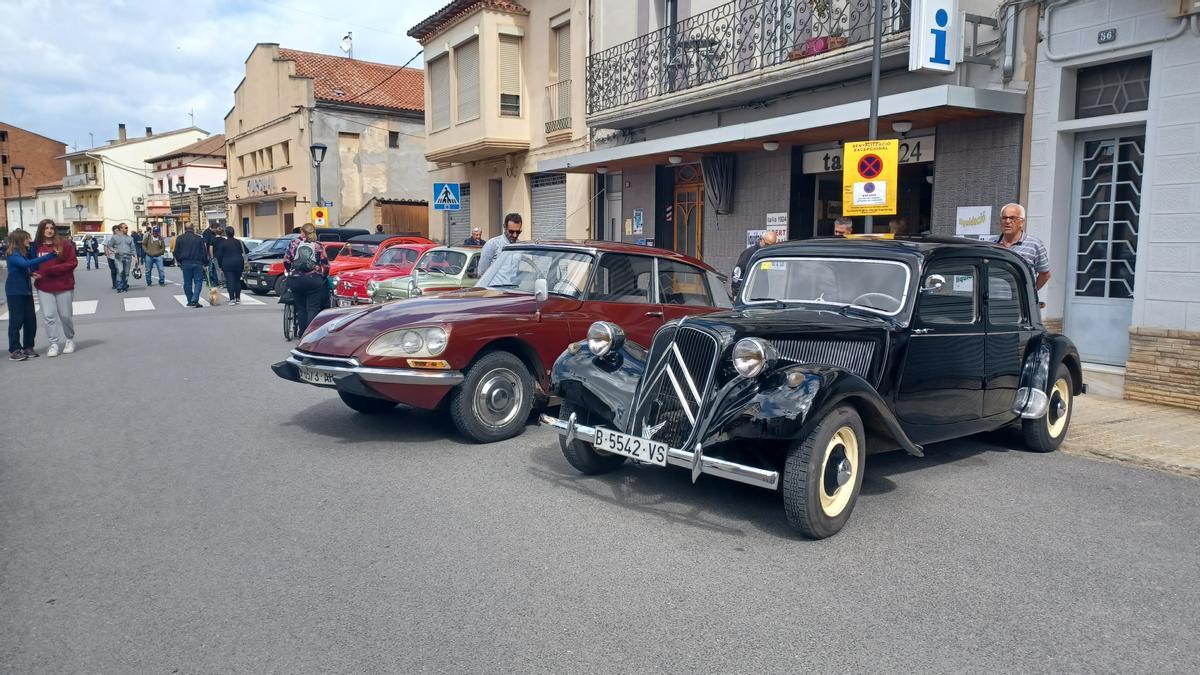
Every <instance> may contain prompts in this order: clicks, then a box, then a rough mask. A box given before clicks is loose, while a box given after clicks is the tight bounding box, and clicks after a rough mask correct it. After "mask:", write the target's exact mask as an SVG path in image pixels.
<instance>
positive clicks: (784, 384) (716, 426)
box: [709, 364, 923, 457]
mask: <svg viewBox="0 0 1200 675" xmlns="http://www.w3.org/2000/svg"><path fill="white" fill-rule="evenodd" d="M797 377H799V378H800V380H799V382H797V383H796V384H795V386H793V385H792V384H791V382H794V381H796V379H797ZM747 385H748V386H747V388H746V389H745V391H742V392H740V393H739V392H738V391H736V390H734V391H730V392H729V393H728V394H727V396H726V398H725V403H724V404H723V405H722V406H721V408H720V409H718V411H717V413H716V415H715V417H714V420H713V423H712V424H710V426H709V429H710V430H713V431H714V432H716V433H717V434H719V435H720V436H724V437H728V438H736V439H762V440H800V439H803V438H806V437H807V436H808V434H810V433H811V432H812V430H813V428H814V427H815V426H816V425H817V424H818V423H820V421H821V420H822V419H823V418H824V417H825V415H827V414H828V413H829V412H830V411H831V410H833V409H834V408H835V407H837V406H838V405H840V404H842V403H847V402H848V403H850V404H851V405H853V406H854V408H855V409H856V410H858V412H859V414H860V415H861V416H862V419H863V425H864V426H865V427H866V429H867V430H868V432H869V435H870V437H872V438H874V439H876V440H875V441H874V442H873V445H874V446H876V447H878V448H879V449H882V450H892V449H895V448H902V449H904V450H905V451H906V452H908V453H909V454H911V455H915V456H917V457H921V456H923V452H922V449H921V446H919V445H917V444H916V443H913V442H912V440H911V439H909V438H908V435H907V434H905V433H904V430H903V428H901V426H900V422H899V420H897V419H896V416H895V415H894V414H893V413H892V411H891V409H890V408H889V407H888V405H887V403H886V402H885V401H884V400H883V399H882V398H880V396H879V393H878V392H876V391H875V388H874V387H872V386H871V384H870V383H869V382H867V381H866V380H864V379H863V378H861V377H859V376H858V375H855V374H854V373H852V372H850V371H848V370H844V369H842V368H837V367H835V366H817V365H809V364H802V365H795V366H790V367H787V368H781V369H779V370H777V371H775V372H773V373H771V374H770V375H767V376H766V377H765V378H763V379H762V380H761V381H758V382H757V383H750V382H749V381H747ZM755 385H757V386H755ZM710 435H711V434H710Z"/></svg>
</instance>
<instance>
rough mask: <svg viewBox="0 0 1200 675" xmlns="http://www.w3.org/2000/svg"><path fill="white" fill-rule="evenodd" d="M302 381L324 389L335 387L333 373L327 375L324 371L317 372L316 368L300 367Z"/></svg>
mask: <svg viewBox="0 0 1200 675" xmlns="http://www.w3.org/2000/svg"><path fill="white" fill-rule="evenodd" d="M300 379H301V380H304V381H305V382H307V383H309V384H316V385H320V386H323V387H332V386H334V383H333V373H326V372H324V371H320V370H317V369H316V368H307V367H305V366H300Z"/></svg>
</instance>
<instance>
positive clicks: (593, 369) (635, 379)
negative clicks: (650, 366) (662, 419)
mask: <svg viewBox="0 0 1200 675" xmlns="http://www.w3.org/2000/svg"><path fill="white" fill-rule="evenodd" d="M645 371H646V350H645V349H644V348H643V347H642V346H641V345H638V344H636V343H634V342H630V341H626V342H625V344H623V345H621V347H620V348H619V349H616V350H614V351H612V352H610V353H609V354H606V355H604V356H594V355H593V354H592V353H591V351H589V350H588V348H587V341H586V340H581V341H579V342H574V343H572V344H571V345H570V346H569V347H567V349H566V350H565V351H564V352H563V353H562V355H560V356H559V357H558V359H557V360H556V361H555V362H554V368H553V369H551V371H550V382H551V385H550V386H551V391H552V392H553V393H554V395H556V396H558V397H559V398H561V399H562V400H563V401H564V402H567V403H570V404H571V405H573V406H575V407H576V408H579V409H581V410H587V411H589V412H590V413H591V414H592V415H594V416H597V417H599V418H601V419H592V420H591V422H592V423H595V424H600V423H605V424H607V425H611V426H612V427H613V428H616V429H626V428H627V427H628V424H627V422H628V420H629V415H630V414H631V411H632V409H633V401H634V394H635V392H636V391H637V388H638V383H639V382H641V379H642V374H643V373H644V372H645Z"/></svg>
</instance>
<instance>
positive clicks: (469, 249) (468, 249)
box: [429, 246, 483, 255]
mask: <svg viewBox="0 0 1200 675" xmlns="http://www.w3.org/2000/svg"><path fill="white" fill-rule="evenodd" d="M429 250H430V251H458V252H459V253H465V254H467V255H472V254H474V253H479V252H480V251H482V250H483V247H482V246H435V247H434V248H431V249H429Z"/></svg>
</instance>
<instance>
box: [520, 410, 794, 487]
mask: <svg viewBox="0 0 1200 675" xmlns="http://www.w3.org/2000/svg"><path fill="white" fill-rule="evenodd" d="M538 422H539V423H540V424H541V425H542V426H544V427H550V428H551V429H554V430H555V431H557V432H558V434H559V435H560V436H566V438H567V442H568V443H569V442H571V441H572V440H575V439H577V438H578V439H581V440H584V441H587V442H589V443H594V442H595V440H596V427H589V426H587V425H585V424H577V423H576V422H575V414H574V413H572V414H571V417H570V418H569V419H565V420H562V419H558V418H557V417H551V416H550V415H540V416H539V417H538ZM697 450H699V452H688V451H687V450H680V449H678V448H669V449H668V450H667V464H673V465H675V466H682V467H684V468H686V469H691V471H692V481H693V482H695V480H696V478H697V477H698V476H699V475H700V474H702V473H706V474H708V475H710V476H717V477H718V478H725V479H727V480H735V481H737V482H739V483H746V484H748V485H756V486H758V487H762V488H767V489H768V490H777V489H779V472H778V471H767V470H765V469H759V468H757V467H753V466H746V465H745V464H737V463H735V462H727V461H725V460H723V459H717V458H716V457H705V456H704V453H703V450H702V449H700V448H697Z"/></svg>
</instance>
